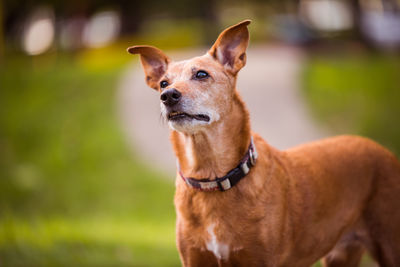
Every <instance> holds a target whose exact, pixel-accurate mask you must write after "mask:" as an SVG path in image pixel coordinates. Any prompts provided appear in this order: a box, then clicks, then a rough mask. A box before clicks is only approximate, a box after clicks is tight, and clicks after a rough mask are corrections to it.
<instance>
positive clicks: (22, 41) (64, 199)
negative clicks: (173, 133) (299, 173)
mask: <svg viewBox="0 0 400 267" xmlns="http://www.w3.org/2000/svg"><path fill="white" fill-rule="evenodd" d="M399 4H400V2H399V0H348V1H344V0H297V1H280V0H276V1H273V0H270V1H266V0H249V1H226V0H225V1H216V0H203V1H187V0H170V1H164V0H148V1H136V0H130V1H128V0H70V1H62V0H25V1H24V0H0V266H179V265H180V263H179V257H178V253H177V251H176V248H175V232H174V224H175V213H174V208H173V192H174V182H173V177H174V174H173V168H174V163H172V164H171V162H173V156H172V154H171V152H170V148H169V145H168V137H167V134H168V133H167V132H168V130H167V126H166V125H165V124H163V123H162V121H161V120H160V118H159V115H158V114H157V113H158V111H157V109H158V107H157V106H158V97H157V94H156V93H155V92H153V91H152V90H151V89H148V88H146V87H145V85H144V81H143V79H144V76H143V74H142V72H141V69H140V67H139V65H138V58H137V57H132V56H131V55H129V54H127V53H126V51H125V49H126V48H127V47H128V46H130V45H133V44H152V45H155V46H158V47H159V48H162V49H164V50H165V51H166V52H167V53H168V54H171V55H174V56H176V57H177V58H180V57H182V58H185V57H187V56H188V55H192V54H198V52H201V53H204V52H206V51H207V47H209V46H210V45H211V44H212V42H213V41H214V40H215V38H216V37H217V35H218V33H219V32H220V31H221V30H223V29H224V28H225V27H227V26H229V25H232V24H235V23H237V22H239V21H241V20H243V19H252V20H253V23H252V24H251V25H250V27H249V29H250V33H251V44H250V47H249V57H248V64H247V66H246V67H245V68H244V70H243V71H242V72H243V74H241V75H242V76H243V78H242V76H240V78H239V88H242V87H248V90H244V92H243V95H244V98H245V100H246V102H247V103H248V105H249V109H250V112H251V115H252V118H253V120H252V123H253V126H254V128H255V129H256V130H257V131H259V132H261V133H262V135H263V136H264V137H266V139H267V141H269V143H270V144H271V145H274V146H277V147H278V148H285V147H288V146H291V145H295V144H297V143H301V142H303V141H309V140H313V139H316V138H319V137H323V136H328V135H335V134H342V133H351V134H360V135H363V136H368V137H371V138H373V139H375V140H376V141H378V142H380V143H381V144H383V145H385V146H387V147H388V148H390V149H391V150H392V151H393V152H395V153H396V154H397V155H399V154H400V103H399V101H400V60H399V59H400V56H399V51H400V13H399V11H400V9H399ZM142 89H143V90H142ZM142 92H143V93H142ZM246 92H247V93H246ZM146 101H147V102H146ZM165 151H168V152H166V153H167V154H165ZM168 153H170V154H168ZM171 166H172V168H171ZM394 212H395V211H394ZM318 265H319V263H317V266H318ZM363 266H373V265H372V263H371V262H370V260H369V259H368V258H367V257H366V258H364V260H363Z"/></svg>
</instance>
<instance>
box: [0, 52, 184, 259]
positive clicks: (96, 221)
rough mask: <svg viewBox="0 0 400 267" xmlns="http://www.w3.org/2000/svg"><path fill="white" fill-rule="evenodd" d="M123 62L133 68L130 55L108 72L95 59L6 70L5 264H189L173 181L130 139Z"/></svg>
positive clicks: (51, 57)
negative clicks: (120, 110)
mask: <svg viewBox="0 0 400 267" xmlns="http://www.w3.org/2000/svg"><path fill="white" fill-rule="evenodd" d="M118 53H121V54H122V55H124V56H126V57H127V59H130V57H129V55H128V54H126V53H125V51H124V49H121V50H118V52H115V51H114V52H113V53H112V52H110V51H109V53H104V54H102V55H101V58H99V57H96V60H98V61H102V60H104V62H108V64H107V65H103V66H102V67H101V68H92V66H95V65H96V64H90V60H92V59H93V58H94V57H87V55H86V54H85V53H83V54H78V55H70V54H67V55H62V54H48V55H44V56H40V57H34V58H27V57H23V56H17V55H12V56H10V55H9V56H8V57H7V58H6V60H5V63H3V65H0V88H1V90H0V264H1V265H4V266H177V265H179V258H178V255H177V252H176V248H175V238H174V235H175V230H174V223H175V219H174V217H175V213H174V209H173V202H172V198H173V190H174V188H173V182H172V181H169V180H167V179H163V178H160V177H161V176H162V175H161V174H159V173H156V172H155V171H149V170H148V168H146V167H145V166H144V165H143V164H142V163H141V162H140V160H139V159H138V158H137V157H136V156H135V155H132V153H131V152H130V151H128V149H127V144H126V143H125V142H124V140H123V137H122V133H121V131H120V125H119V123H118V119H117V117H116V111H117V107H116V104H117V103H116V99H115V98H116V97H115V94H116V85H117V78H118V77H119V75H120V71H121V69H122V67H123V66H125V65H124V64H123V63H122V61H119V60H120V59H118V58H117V59H115V54H118ZM110 57H111V58H110ZM115 60H116V61H115ZM112 62H114V63H115V64H113V63H112ZM118 62H119V63H118ZM154 256H155V257H154Z"/></svg>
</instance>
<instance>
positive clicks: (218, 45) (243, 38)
mask: <svg viewBox="0 0 400 267" xmlns="http://www.w3.org/2000/svg"><path fill="white" fill-rule="evenodd" d="M250 22H251V21H250V20H244V21H242V22H240V23H238V24H236V25H233V26H231V27H229V28H227V29H225V30H224V31H223V32H222V33H221V34H220V35H219V36H218V39H217V40H216V41H215V43H214V45H213V46H212V47H211V49H210V50H209V51H208V53H209V54H210V55H211V56H212V57H213V58H215V59H216V60H218V61H219V62H220V63H221V64H222V65H223V66H224V67H225V68H226V69H227V70H228V71H230V72H231V73H233V74H234V75H235V74H236V73H237V72H238V71H239V70H240V69H241V68H243V67H244V65H246V49H247V46H248V44H249V30H248V29H247V25H249V24H250Z"/></svg>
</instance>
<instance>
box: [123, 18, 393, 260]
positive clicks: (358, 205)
mask: <svg viewBox="0 0 400 267" xmlns="http://www.w3.org/2000/svg"><path fill="white" fill-rule="evenodd" d="M249 23H250V21H243V22H241V23H239V24H237V25H234V26H232V27H230V28H228V29H226V30H225V31H223V32H222V33H221V34H220V36H219V37H218V39H217V41H216V42H215V44H214V45H213V46H212V47H211V49H210V50H209V51H208V53H207V54H205V55H203V56H200V57H195V58H193V59H190V60H186V61H180V62H172V61H170V60H169V58H168V57H167V56H166V55H165V54H164V53H163V52H162V51H160V50H159V49H157V48H155V47H151V46H133V47H130V48H128V51H129V52H130V53H132V54H140V58H141V62H142V65H143V68H144V71H145V73H146V81H147V84H148V85H149V86H150V87H152V88H153V89H156V90H158V91H159V92H160V93H161V110H162V115H163V116H164V117H165V119H166V120H167V121H168V123H169V126H170V128H171V142H172V144H173V147H174V150H175V153H176V156H177V158H178V162H179V164H178V175H177V179H176V195H175V206H176V212H177V245H178V249H179V252H180V256H181V260H182V263H183V265H184V266H202V267H205V266H290V267H294V266H310V265H311V264H313V263H315V262H316V261H317V260H318V259H320V258H321V257H325V258H324V259H323V263H324V264H325V266H357V265H358V263H359V261H360V258H361V256H362V254H363V252H364V250H367V251H368V252H369V253H370V254H371V255H372V257H373V258H374V259H376V261H377V262H378V263H379V264H380V266H397V267H399V266H400V212H398V209H399V207H400V163H399V162H398V161H397V159H396V158H395V156H394V155H393V154H391V153H390V152H389V151H388V150H386V149H385V148H383V147H382V146H380V145H378V144H376V143H374V142H373V141H371V140H368V139H365V138H361V137H355V136H340V137H334V138H329V139H325V140H322V141H318V142H313V143H310V144H306V145H302V146H298V147H295V148H292V149H289V150H286V151H278V150H276V149H274V148H273V147H271V146H269V145H268V144H267V143H266V142H265V141H264V140H263V139H262V138H261V137H260V136H258V135H257V134H255V133H253V132H251V130H250V121H249V114H248V111H247V109H246V107H245V104H244V103H243V101H242V100H241V98H240V96H239V94H238V92H237V90H236V77H237V74H238V72H239V70H240V69H241V68H242V67H243V66H244V65H245V63H246V48H247V45H248V42H249V33H248V30H247V25H248V24H249ZM253 139H254V142H253ZM257 152H258V153H257ZM257 154H258V159H257ZM189 177H190V178H189Z"/></svg>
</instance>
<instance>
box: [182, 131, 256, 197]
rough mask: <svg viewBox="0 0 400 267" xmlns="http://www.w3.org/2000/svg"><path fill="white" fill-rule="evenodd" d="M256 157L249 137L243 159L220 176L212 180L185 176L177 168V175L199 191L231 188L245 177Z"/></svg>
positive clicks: (254, 148)
mask: <svg viewBox="0 0 400 267" xmlns="http://www.w3.org/2000/svg"><path fill="white" fill-rule="evenodd" d="M257 157H258V154H257V151H256V147H255V145H254V142H253V137H251V141H250V146H249V149H248V150H247V153H246V155H244V157H243V159H242V160H241V161H240V163H239V165H238V166H237V167H236V168H234V169H232V170H231V171H229V172H228V174H227V175H225V176H224V177H221V178H216V179H214V180H210V179H208V178H205V179H194V178H190V177H185V176H183V174H182V171H181V170H180V168H179V166H178V170H179V175H180V176H181V177H182V179H183V180H184V181H185V182H186V184H187V185H189V186H190V187H192V188H194V189H198V190H201V191H215V190H220V191H226V190H228V189H230V188H232V187H233V186H234V185H235V184H237V183H238V182H239V181H240V180H241V179H242V178H243V177H245V176H246V175H247V174H248V173H249V171H250V169H251V167H253V166H254V165H255V163H256V159H257Z"/></svg>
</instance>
